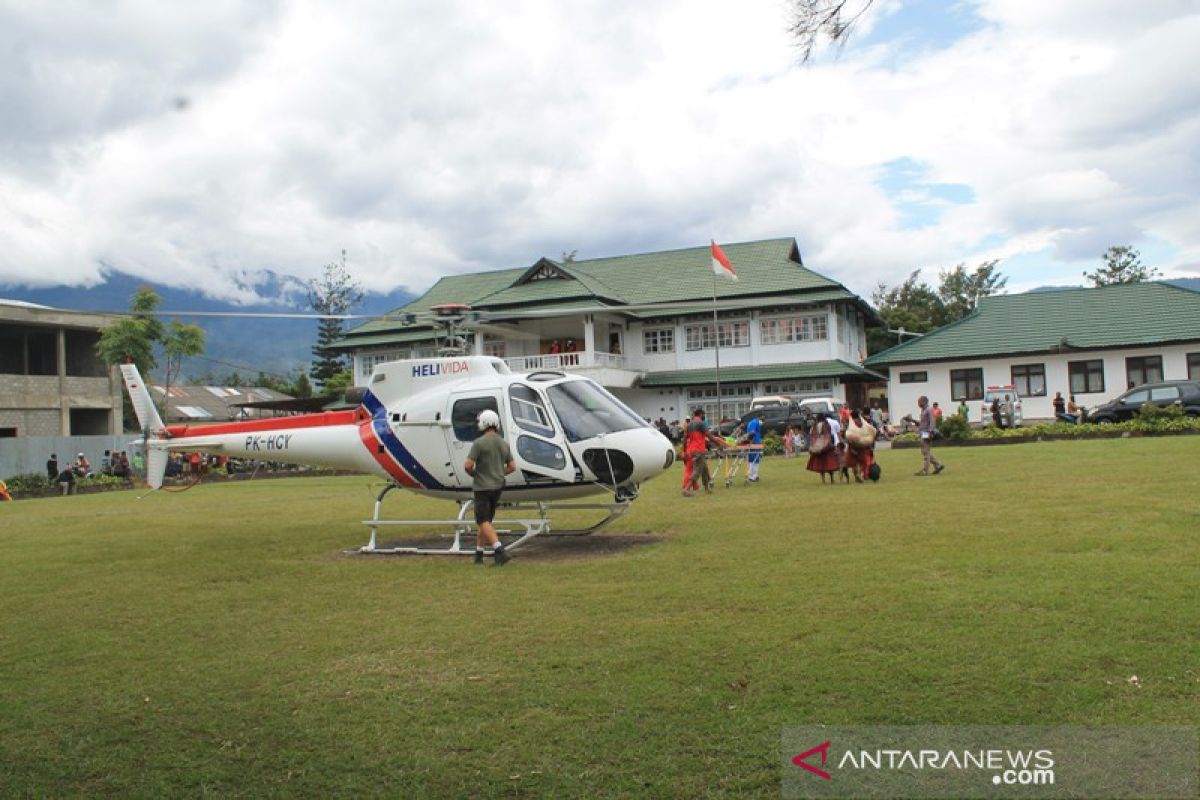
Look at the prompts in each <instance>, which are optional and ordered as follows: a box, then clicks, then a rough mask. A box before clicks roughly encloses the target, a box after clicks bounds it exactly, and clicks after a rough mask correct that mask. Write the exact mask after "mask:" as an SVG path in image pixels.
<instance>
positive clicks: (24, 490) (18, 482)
mask: <svg viewBox="0 0 1200 800" xmlns="http://www.w3.org/2000/svg"><path fill="white" fill-rule="evenodd" d="M5 483H7V484H8V491H9V492H11V493H12V494H14V495H18V494H38V493H40V492H44V491H46V490H47V489H49V488H50V479H49V478H47V477H46V476H45V474H44V473H41V472H26V473H23V474H21V475H13V476H12V477H11V478H8V479H7V480H6V481H5Z"/></svg>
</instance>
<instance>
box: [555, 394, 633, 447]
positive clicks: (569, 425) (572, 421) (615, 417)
mask: <svg viewBox="0 0 1200 800" xmlns="http://www.w3.org/2000/svg"><path fill="white" fill-rule="evenodd" d="M546 394H548V395H549V396H550V405H552V406H554V411H555V412H556V413H557V414H558V421H559V422H561V423H562V426H563V433H565V434H566V435H567V441H569V442H578V441H581V440H583V439H591V438H592V437H593V436H599V435H600V434H602V433H615V432H617V431H628V430H632V429H633V428H645V427H648V426H647V424H646V422H645V421H644V420H643V419H642V418H641V417H639V416H638V415H637V414H636V413H634V412H633V411H632V410H631V409H630V408H629V407H628V406H627V405H625V404H624V403H622V402H621V401H620V400H618V399H617V398H615V397H613V396H612V395H611V394H609V393H608V392H606V391H604V390H603V389H601V388H600V386H599V384H596V383H593V382H592V381H589V380H577V381H567V382H565V383H559V384H556V385H554V386H551V387H550V388H549V389H547V390H546Z"/></svg>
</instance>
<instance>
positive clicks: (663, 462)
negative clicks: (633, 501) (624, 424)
mask: <svg viewBox="0 0 1200 800" xmlns="http://www.w3.org/2000/svg"><path fill="white" fill-rule="evenodd" d="M583 460H584V463H586V464H587V466H588V468H589V469H591V471H592V473H593V474H595V475H596V477H597V478H598V479H599V480H601V481H603V482H605V483H616V484H619V485H625V484H630V483H641V482H642V481H644V480H648V479H649V478H653V477H654V476H655V475H658V474H660V473H662V472H663V471H664V470H666V469H667V468H668V467H670V466H671V464H673V463H674V461H675V448H673V447H672V446H671V442H670V441H669V440H668V439H667V437H665V436H663V435H662V434H661V433H659V432H658V431H656V430H654V429H653V428H638V429H636V430H629V431H620V432H617V433H609V434H606V435H605V436H604V437H603V440H602V441H601V440H600V439H596V440H592V441H589V442H588V447H587V448H586V449H585V450H584V454H583ZM614 479H615V480H614Z"/></svg>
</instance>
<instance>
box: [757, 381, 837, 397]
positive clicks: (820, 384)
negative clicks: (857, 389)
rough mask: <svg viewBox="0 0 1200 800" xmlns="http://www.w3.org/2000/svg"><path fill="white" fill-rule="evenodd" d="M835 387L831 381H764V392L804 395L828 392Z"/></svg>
mask: <svg viewBox="0 0 1200 800" xmlns="http://www.w3.org/2000/svg"><path fill="white" fill-rule="evenodd" d="M832 389H833V384H832V383H831V382H830V381H791V382H789V383H764V384H763V391H762V393H763V394H772V395H774V394H791V395H803V394H813V393H814V392H828V391H831V390H832Z"/></svg>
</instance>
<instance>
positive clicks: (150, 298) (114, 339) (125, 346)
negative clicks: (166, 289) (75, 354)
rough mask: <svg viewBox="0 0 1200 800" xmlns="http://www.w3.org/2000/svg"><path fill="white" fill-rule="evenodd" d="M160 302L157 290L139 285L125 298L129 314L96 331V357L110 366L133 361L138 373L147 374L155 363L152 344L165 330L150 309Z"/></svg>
mask: <svg viewBox="0 0 1200 800" xmlns="http://www.w3.org/2000/svg"><path fill="white" fill-rule="evenodd" d="M160 303H162V298H161V297H159V296H158V292H156V291H154V290H153V289H151V288H150V287H149V286H142V287H139V288H138V290H137V292H136V293H134V295H133V297H131V298H130V300H129V313H130V316H128V317H122V318H121V319H119V320H117V321H116V322H115V323H113V324H112V325H109V326H108V327H107V328H105V329H104V330H102V331H100V341H99V342H98V343H97V344H96V353H97V354H98V355H99V356H100V360H101V361H103V362H104V363H105V364H108V365H109V366H112V365H114V364H124V363H126V362H129V363H132V364H135V365H136V366H137V368H138V372H140V373H142V375H143V376H146V377H148V376H149V375H150V371H151V370H153V369H154V368H155V367H156V366H158V359H157V358H155V353H154V346H155V344H157V343H158V342H161V341H162V339H163V336H164V335H165V333H166V331H165V329H164V328H163V324H162V323H161V322H159V320H158V318H157V317H155V316H154V310H155V309H156V308H158V306H159V304H160Z"/></svg>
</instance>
